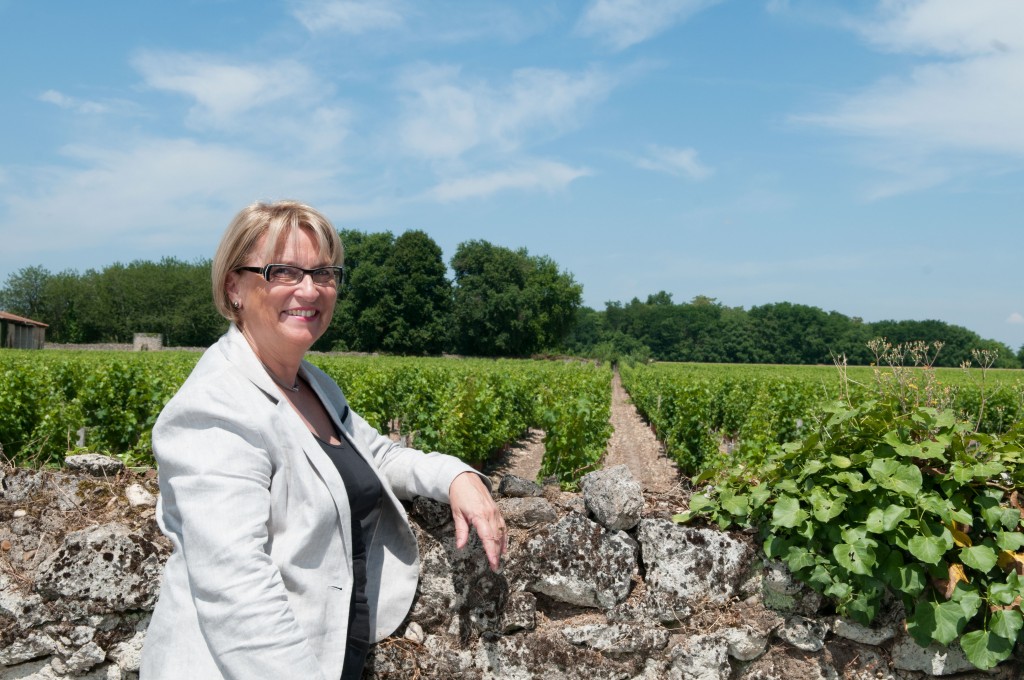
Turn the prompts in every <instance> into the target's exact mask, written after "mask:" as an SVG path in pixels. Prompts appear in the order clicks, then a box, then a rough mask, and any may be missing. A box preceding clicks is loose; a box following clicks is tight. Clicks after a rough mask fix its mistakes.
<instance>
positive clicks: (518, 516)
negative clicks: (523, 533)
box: [498, 498, 558, 529]
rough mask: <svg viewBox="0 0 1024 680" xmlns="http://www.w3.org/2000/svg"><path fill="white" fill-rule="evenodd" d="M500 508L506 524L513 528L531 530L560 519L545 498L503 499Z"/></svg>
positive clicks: (499, 502)
mask: <svg viewBox="0 0 1024 680" xmlns="http://www.w3.org/2000/svg"><path fill="white" fill-rule="evenodd" d="M498 508H500V509H501V514H502V516H503V517H504V518H505V523H506V524H508V525H509V526H513V527H521V528H524V529H530V528H532V527H535V526H537V525H538V524H550V523H552V522H554V521H555V520H557V519H558V513H556V512H555V509H554V508H553V507H551V503H548V502H547V501H546V500H544V499H543V498H502V499H501V500H499V501H498Z"/></svg>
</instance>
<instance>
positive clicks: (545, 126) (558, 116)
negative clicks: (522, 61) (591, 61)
mask: <svg viewBox="0 0 1024 680" xmlns="http://www.w3.org/2000/svg"><path fill="white" fill-rule="evenodd" d="M614 84H615V83H614V79H613V78H612V77H610V76H608V75H607V74H604V73H602V72H600V71H596V70H593V71H587V72H584V73H579V74H572V73H567V72H565V71H558V70H552V69H535V68H531V69H519V70H517V71H514V72H513V73H512V75H511V77H510V78H509V79H508V80H507V82H504V83H499V84H492V83H489V82H486V81H483V80H480V79H474V78H471V77H468V76H464V75H463V74H462V72H461V70H460V69H458V68H455V67H450V66H433V65H420V66H417V67H414V68H410V69H408V70H407V71H406V72H405V74H404V75H403V77H402V78H401V79H400V81H399V87H400V89H401V90H402V91H403V92H404V99H405V113H404V117H403V120H402V121H401V123H400V130H401V133H400V137H401V140H402V141H403V142H404V144H405V147H406V150H407V151H408V152H410V153H412V154H414V155H419V156H423V157H428V158H439V159H451V158H456V157H458V156H460V155H462V154H464V153H466V152H467V151H469V150H471V149H473V148H476V147H479V146H486V147H488V148H490V149H494V150H498V151H505V152H509V151H512V150H515V149H517V148H519V147H520V146H521V145H522V144H523V143H524V141H526V139H527V137H528V136H532V137H539V138H542V139H544V138H549V137H550V136H552V135H557V134H560V133H562V132H564V131H565V130H568V129H572V128H574V127H575V126H576V125H577V124H578V122H579V120H580V118H581V117H582V116H583V115H584V112H585V111H586V110H587V107H588V106H589V105H591V104H593V103H595V102H597V101H599V100H601V99H603V98H604V97H605V96H606V95H607V94H608V92H609V91H610V90H611V89H612V87H613V86H614Z"/></svg>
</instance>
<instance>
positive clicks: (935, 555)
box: [907, 536, 946, 564]
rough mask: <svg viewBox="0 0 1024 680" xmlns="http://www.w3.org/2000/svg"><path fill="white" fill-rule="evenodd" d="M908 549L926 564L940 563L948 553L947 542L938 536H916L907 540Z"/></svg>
mask: <svg viewBox="0 0 1024 680" xmlns="http://www.w3.org/2000/svg"><path fill="white" fill-rule="evenodd" d="M907 549H908V550H910V554H911V555H913V556H914V557H916V558H917V559H919V560H921V561H922V562H924V563H925V564H938V563H939V562H940V561H941V560H942V556H943V555H944V554H946V542H945V541H943V540H942V539H941V538H940V537H938V536H914V537H913V538H911V539H910V541H908V542H907Z"/></svg>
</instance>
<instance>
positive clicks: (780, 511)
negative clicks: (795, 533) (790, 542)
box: [772, 496, 807, 529]
mask: <svg viewBox="0 0 1024 680" xmlns="http://www.w3.org/2000/svg"><path fill="white" fill-rule="evenodd" d="M806 519H807V512H806V511H804V510H802V509H801V508H800V501H798V500H797V499H796V498H793V497H792V496H782V497H780V498H779V500H778V501H776V503H775V508H774V509H773V510H772V526H774V527H784V528H786V529H792V528H794V527H797V526H799V525H801V524H803V523H804V521H805V520H806Z"/></svg>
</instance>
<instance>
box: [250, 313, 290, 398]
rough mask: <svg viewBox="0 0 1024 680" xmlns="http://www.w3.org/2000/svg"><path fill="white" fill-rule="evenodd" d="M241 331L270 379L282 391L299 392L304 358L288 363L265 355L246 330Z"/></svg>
mask: <svg viewBox="0 0 1024 680" xmlns="http://www.w3.org/2000/svg"><path fill="white" fill-rule="evenodd" d="M241 330H242V335H243V336H244V337H245V339H246V342H248V343H249V347H251V348H252V351H253V354H255V355H256V359H257V361H259V362H260V364H261V365H262V366H263V368H264V370H266V372H267V375H269V376H270V378H271V379H272V380H273V381H274V382H275V383H277V384H278V385H279V386H280V387H281V388H282V389H285V390H287V391H289V392H298V391H299V387H300V383H299V364H300V363H301V362H302V357H301V356H300V357H299V358H298V359H295V360H291V361H288V360H283V359H281V358H278V357H276V356H272V355H269V354H265V353H264V352H261V351H260V349H259V347H258V346H257V345H256V343H255V342H253V339H252V337H251V336H250V335H249V334H248V333H247V332H246V330H245V329H244V328H242V329H241Z"/></svg>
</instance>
